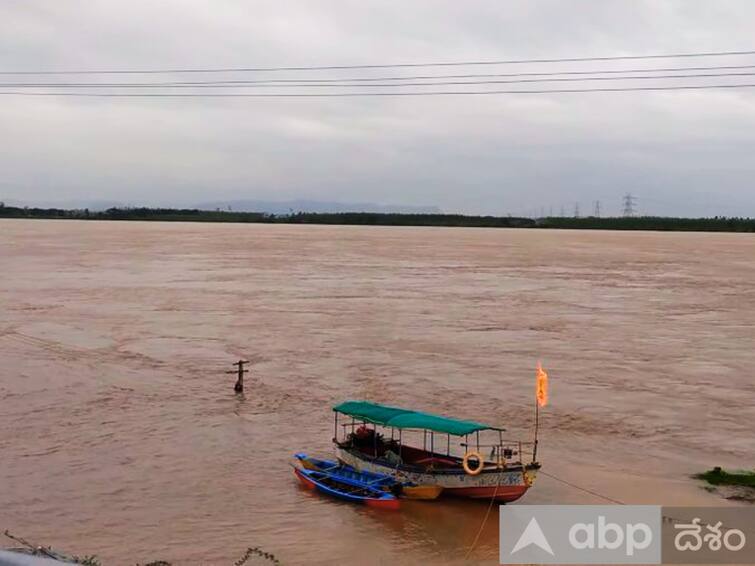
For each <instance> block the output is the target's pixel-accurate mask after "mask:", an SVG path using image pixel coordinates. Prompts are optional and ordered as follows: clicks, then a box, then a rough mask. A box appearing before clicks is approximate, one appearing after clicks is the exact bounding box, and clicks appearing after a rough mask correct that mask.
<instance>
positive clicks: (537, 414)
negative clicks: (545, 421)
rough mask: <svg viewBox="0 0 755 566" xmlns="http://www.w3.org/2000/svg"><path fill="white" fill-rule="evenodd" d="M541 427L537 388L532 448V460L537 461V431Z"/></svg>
mask: <svg viewBox="0 0 755 566" xmlns="http://www.w3.org/2000/svg"><path fill="white" fill-rule="evenodd" d="M539 428H540V402H539V401H538V399H537V389H535V445H534V447H533V448H532V462H533V463H534V462H537V432H538V429H539Z"/></svg>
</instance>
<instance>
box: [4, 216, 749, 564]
mask: <svg viewBox="0 0 755 566" xmlns="http://www.w3.org/2000/svg"><path fill="white" fill-rule="evenodd" d="M0 234H2V238H3V240H4V241H3V246H2V247H0V258H1V259H2V264H3V270H4V274H3V281H2V284H1V285H0V304H2V308H3V310H2V312H3V318H2V321H0V351H1V352H2V358H3V363H2V364H0V400H1V401H2V407H3V410H2V411H0V429H1V430H2V431H3V435H2V436H0V453H2V454H3V466H2V467H0V519H2V520H1V521H0V523H2V525H3V528H9V529H10V530H11V531H13V532H16V533H19V534H21V535H22V536H25V537H26V538H30V539H33V540H35V541H39V542H44V543H45V544H51V545H53V546H56V547H59V548H60V549H61V550H67V551H70V552H74V553H77V554H93V553H96V554H98V555H99V556H100V557H102V558H103V559H104V560H105V562H106V563H111V564H133V563H136V562H147V561H149V560H155V559H158V558H159V559H165V560H171V561H174V562H176V563H181V564H229V563H231V562H233V561H234V560H237V559H238V558H239V557H241V556H242V555H243V553H244V551H245V549H246V548H247V547H249V546H259V547H262V548H263V549H265V550H268V551H271V552H274V553H275V555H276V556H277V557H279V558H280V559H281V560H282V561H283V562H284V563H289V564H301V563H308V564H329V563H333V562H334V561H339V560H340V561H342V562H344V563H364V564H391V565H395V564H416V563H427V562H433V563H438V564H459V563H463V559H464V556H465V554H466V552H467V550H468V548H469V546H470V544H471V543H472V541H473V540H474V538H475V536H476V534H477V532H478V530H479V529H480V525H481V523H482V519H483V517H484V516H485V512H486V510H487V508H488V502H486V501H468V500H455V499H443V500H441V501H438V502H421V501H405V502H404V504H403V508H402V509H401V511H399V512H395V513H386V512H380V511H378V510H374V509H371V508H366V507H359V506H354V505H350V504H347V503H342V502H338V501H333V500H330V499H326V498H323V497H322V496H320V495H318V494H314V493H312V492H309V491H306V490H303V489H300V488H299V487H298V482H297V481H296V480H295V478H294V476H293V473H292V472H291V468H290V460H291V455H292V454H293V453H294V452H296V451H299V450H306V451H307V452H310V453H312V454H313V455H322V456H328V455H329V454H330V453H331V446H330V439H331V437H332V436H333V421H332V412H331V411H330V406H331V405H332V404H334V403H336V402H338V401H341V400H344V399H347V398H353V399H360V398H361V399H371V400H374V401H378V402H385V403H391V404H396V405H399V406H408V407H410V408H415V409H419V410H428V411H432V412H440V413H445V414H449V415H452V416H457V417H460V418H470V419H477V420H483V421H490V422H491V423H492V424H503V425H504V426H506V427H507V428H508V429H509V431H510V434H511V436H512V437H518V436H525V437H528V436H529V435H530V434H531V431H532V424H533V403H534V399H533V395H534V365H535V362H536V361H537V360H538V359H542V360H543V363H544V365H545V366H546V367H547V368H548V370H549V373H550V375H551V380H550V385H551V398H552V399H551V401H552V402H551V404H550V405H549V406H548V407H546V408H545V410H544V411H543V413H542V414H541V433H542V437H541V439H542V443H541V446H540V452H539V457H540V459H541V461H542V463H543V464H544V466H545V469H546V470H548V471H549V472H550V473H553V474H556V475H557V476H559V477H563V478H565V479H567V480H570V481H572V482H575V483H577V484H580V485H585V486H586V487H589V488H591V489H593V490H595V491H596V492H599V493H604V494H606V495H609V496H612V497H614V498H617V499H621V500H624V501H627V502H631V503H665V504H693V503H704V504H714V505H715V504H727V502H726V501H724V500H720V499H718V498H717V496H715V495H712V494H708V493H706V492H705V491H703V490H701V489H700V488H699V487H698V485H697V484H696V483H695V482H694V481H692V480H690V479H689V474H690V473H692V472H695V471H698V470H700V469H705V468H709V467H711V466H712V465H722V466H730V467H746V466H748V465H750V466H752V464H753V462H752V457H753V454H755V445H754V444H755V441H754V440H753V438H752V434H751V431H750V430H749V428H750V424H749V423H751V422H752V421H753V420H754V419H755V408H754V407H755V403H753V400H754V399H755V388H753V384H752V380H751V377H750V369H751V367H752V365H753V362H755V359H753V352H752V339H753V330H752V319H753V315H754V314H755V295H754V294H753V291H752V285H751V281H752V280H753V278H754V277H755V262H753V261H752V258H753V257H755V241H753V239H752V238H751V236H749V235H729V234H655V233H600V232H578V231H573V232H558V231H526V230H519V231H517V230H513V231H512V230H481V229H426V228H423V229H415V228H357V227H316V226H312V227H308V226H253V225H249V226H246V225H209V224H160V223H107V222H97V223H94V222H90V223H87V222H54V221H52V222H47V221H30V222H29V221H1V222H0ZM240 358H244V359H252V360H253V364H252V365H251V368H250V369H251V373H250V374H248V375H247V376H246V377H245V392H244V394H243V395H235V394H234V392H233V384H234V383H235V376H232V375H227V374H225V372H226V371H228V370H231V369H232V366H231V365H230V364H231V363H232V362H235V361H237V360H238V359H240ZM600 502H601V501H600V500H597V499H595V498H593V497H591V496H589V495H587V494H585V493H582V492H578V491H575V490H573V489H571V488H569V487H568V486H566V485H565V484H561V483H558V482H555V481H554V480H552V479H549V478H547V477H539V478H538V480H537V482H536V484H535V487H534V488H533V489H532V490H531V491H530V492H529V493H528V494H527V495H526V496H525V497H524V498H523V499H522V500H521V501H520V502H517V504H524V505H526V504H535V503H600ZM730 504H732V503H730ZM497 541H498V513H497V508H494V509H493V510H492V512H491V514H490V517H489V519H488V521H487V523H486V524H485V527H484V529H483V532H482V534H481V536H480V540H479V543H478V546H477V548H476V549H475V551H474V553H473V554H472V557H473V558H474V560H475V561H476V562H479V561H484V562H487V563H490V564H494V563H496V562H497Z"/></svg>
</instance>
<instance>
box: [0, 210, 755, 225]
mask: <svg viewBox="0 0 755 566" xmlns="http://www.w3.org/2000/svg"><path fill="white" fill-rule="evenodd" d="M0 218H46V219H75V220H140V221H163V222H252V223H271V224H272V223H277V224H347V225H364V226H466V227H476V228H559V229H567V230H568V229H580V230H661V231H704V232H755V219H753V218H735V217H721V216H715V217H710V218H676V217H665V216H636V217H634V216H633V217H618V218H617V217H605V218H598V217H584V218H566V217H546V218H538V219H534V218H523V217H513V216H468V215H463V214H400V213H381V212H334V213H327V212H297V213H294V214H286V215H275V214H267V213H264V212H234V211H224V210H223V211H221V210H216V211H212V210H198V209H185V208H184V209H179V208H149V207H133V208H132V207H128V208H109V209H107V210H97V211H90V210H89V209H61V208H29V207H23V208H22V207H14V206H3V205H2V203H0Z"/></svg>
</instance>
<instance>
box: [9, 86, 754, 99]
mask: <svg viewBox="0 0 755 566" xmlns="http://www.w3.org/2000/svg"><path fill="white" fill-rule="evenodd" d="M753 87H755V83H745V84H705V85H667V86H632V87H596V88H571V89H517V90H482V91H480V90H477V91H469V90H435V91H412V92H403V91H402V92H395V91H393V92H328V93H324V92H307V93H299V92H297V93H291V92H275V93H271V92H264V93H259V92H254V93H249V92H202V93H197V92H192V93H186V92H160V93H157V92H139V93H136V92H126V93H122V92H117V93H112V92H107V93H106V92H68V91H65V92H29V91H23V90H21V91H12V90H11V91H0V96H35V97H81V98H354V97H370V96H372V97H379V96H393V97H398V96H469V95H473V96H484V95H495V94H571V93H589V92H643V91H646V92H651V91H684V90H686V91H693V90H710V89H738V88H753Z"/></svg>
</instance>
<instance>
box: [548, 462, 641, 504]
mask: <svg viewBox="0 0 755 566" xmlns="http://www.w3.org/2000/svg"><path fill="white" fill-rule="evenodd" d="M538 474H542V475H544V476H547V477H549V478H551V479H554V480H556V481H558V482H561V483H563V484H565V485H568V486H569V487H573V488H574V489H578V490H579V491H584V492H585V493H589V494H590V495H594V496H595V497H599V498H600V499H605V500H606V501H610V502H611V503H616V504H617V505H626V503H624V502H623V501H619V500H618V499H613V498H612V497H608V496H607V495H603V494H601V493H598V492H597V491H592V490H591V489H587V488H586V487H582V486H579V485H577V484H575V483H571V482H569V481H566V480H564V479H561V478H559V477H556V476H554V475H553V474H549V473H548V472H544V471H542V470H540V471H538Z"/></svg>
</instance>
